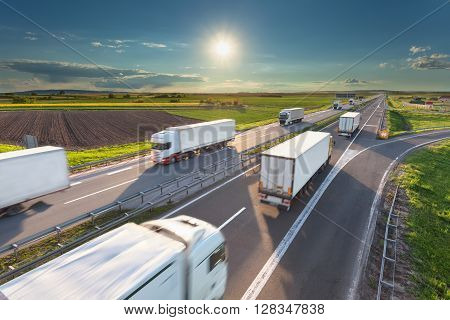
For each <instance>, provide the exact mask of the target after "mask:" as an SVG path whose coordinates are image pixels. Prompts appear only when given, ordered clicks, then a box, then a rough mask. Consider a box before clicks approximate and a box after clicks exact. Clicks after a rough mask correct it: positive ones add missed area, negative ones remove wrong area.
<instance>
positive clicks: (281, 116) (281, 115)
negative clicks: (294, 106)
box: [280, 113, 289, 119]
mask: <svg viewBox="0 0 450 320" xmlns="http://www.w3.org/2000/svg"><path fill="white" fill-rule="evenodd" d="M288 117H289V115H288V114H287V113H280V119H287V118H288Z"/></svg>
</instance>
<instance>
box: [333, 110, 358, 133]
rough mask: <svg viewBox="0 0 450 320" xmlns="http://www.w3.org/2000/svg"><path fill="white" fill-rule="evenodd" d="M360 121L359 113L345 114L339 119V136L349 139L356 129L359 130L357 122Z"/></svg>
mask: <svg viewBox="0 0 450 320" xmlns="http://www.w3.org/2000/svg"><path fill="white" fill-rule="evenodd" d="M360 121H361V114H360V113H359V112H346V113H344V114H343V115H342V116H340V117H339V129H338V131H339V135H340V136H348V137H351V136H352V135H353V133H355V131H356V130H357V129H359V122H360Z"/></svg>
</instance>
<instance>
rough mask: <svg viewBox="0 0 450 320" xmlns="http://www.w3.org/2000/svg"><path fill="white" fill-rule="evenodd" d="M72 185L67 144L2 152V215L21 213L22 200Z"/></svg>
mask: <svg viewBox="0 0 450 320" xmlns="http://www.w3.org/2000/svg"><path fill="white" fill-rule="evenodd" d="M69 185H70V181H69V171H68V169H67V158H66V153H65V151H64V149H63V148H58V147H50V146H47V147H39V148H32V149H26V150H19V151H11V152H5V153H0V216H1V215H5V214H15V213H19V212H20V211H21V206H20V204H21V203H22V202H25V201H28V200H31V199H34V198H38V197H41V196H44V195H47V194H49V193H53V192H56V191H59V190H63V189H65V188H68V187H69Z"/></svg>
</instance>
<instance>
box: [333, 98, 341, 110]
mask: <svg viewBox="0 0 450 320" xmlns="http://www.w3.org/2000/svg"><path fill="white" fill-rule="evenodd" d="M333 109H335V110H342V103H341V101H340V100H335V101H334V102H333Z"/></svg>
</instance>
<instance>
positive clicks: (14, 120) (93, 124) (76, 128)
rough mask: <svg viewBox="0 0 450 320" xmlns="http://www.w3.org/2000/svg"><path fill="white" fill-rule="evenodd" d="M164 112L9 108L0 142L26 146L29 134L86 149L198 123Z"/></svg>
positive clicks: (0, 115) (2, 117)
mask: <svg viewBox="0 0 450 320" xmlns="http://www.w3.org/2000/svg"><path fill="white" fill-rule="evenodd" d="M195 122H198V120H194V119H188V118H184V117H180V116H175V115H171V114H168V113H166V112H160V111H148V110H142V111H139V110H128V111H5V112H0V143H7V144H16V145H22V141H23V136H24V135H25V134H30V135H34V136H36V137H37V139H38V142H39V145H53V146H62V147H65V148H68V149H86V148H93V147H101V146H107V145H113V144H124V143H132V142H137V141H143V139H144V137H147V138H148V137H149V135H151V134H152V133H154V132H157V131H160V130H162V129H164V128H166V127H169V126H177V125H183V124H189V123H195Z"/></svg>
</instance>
